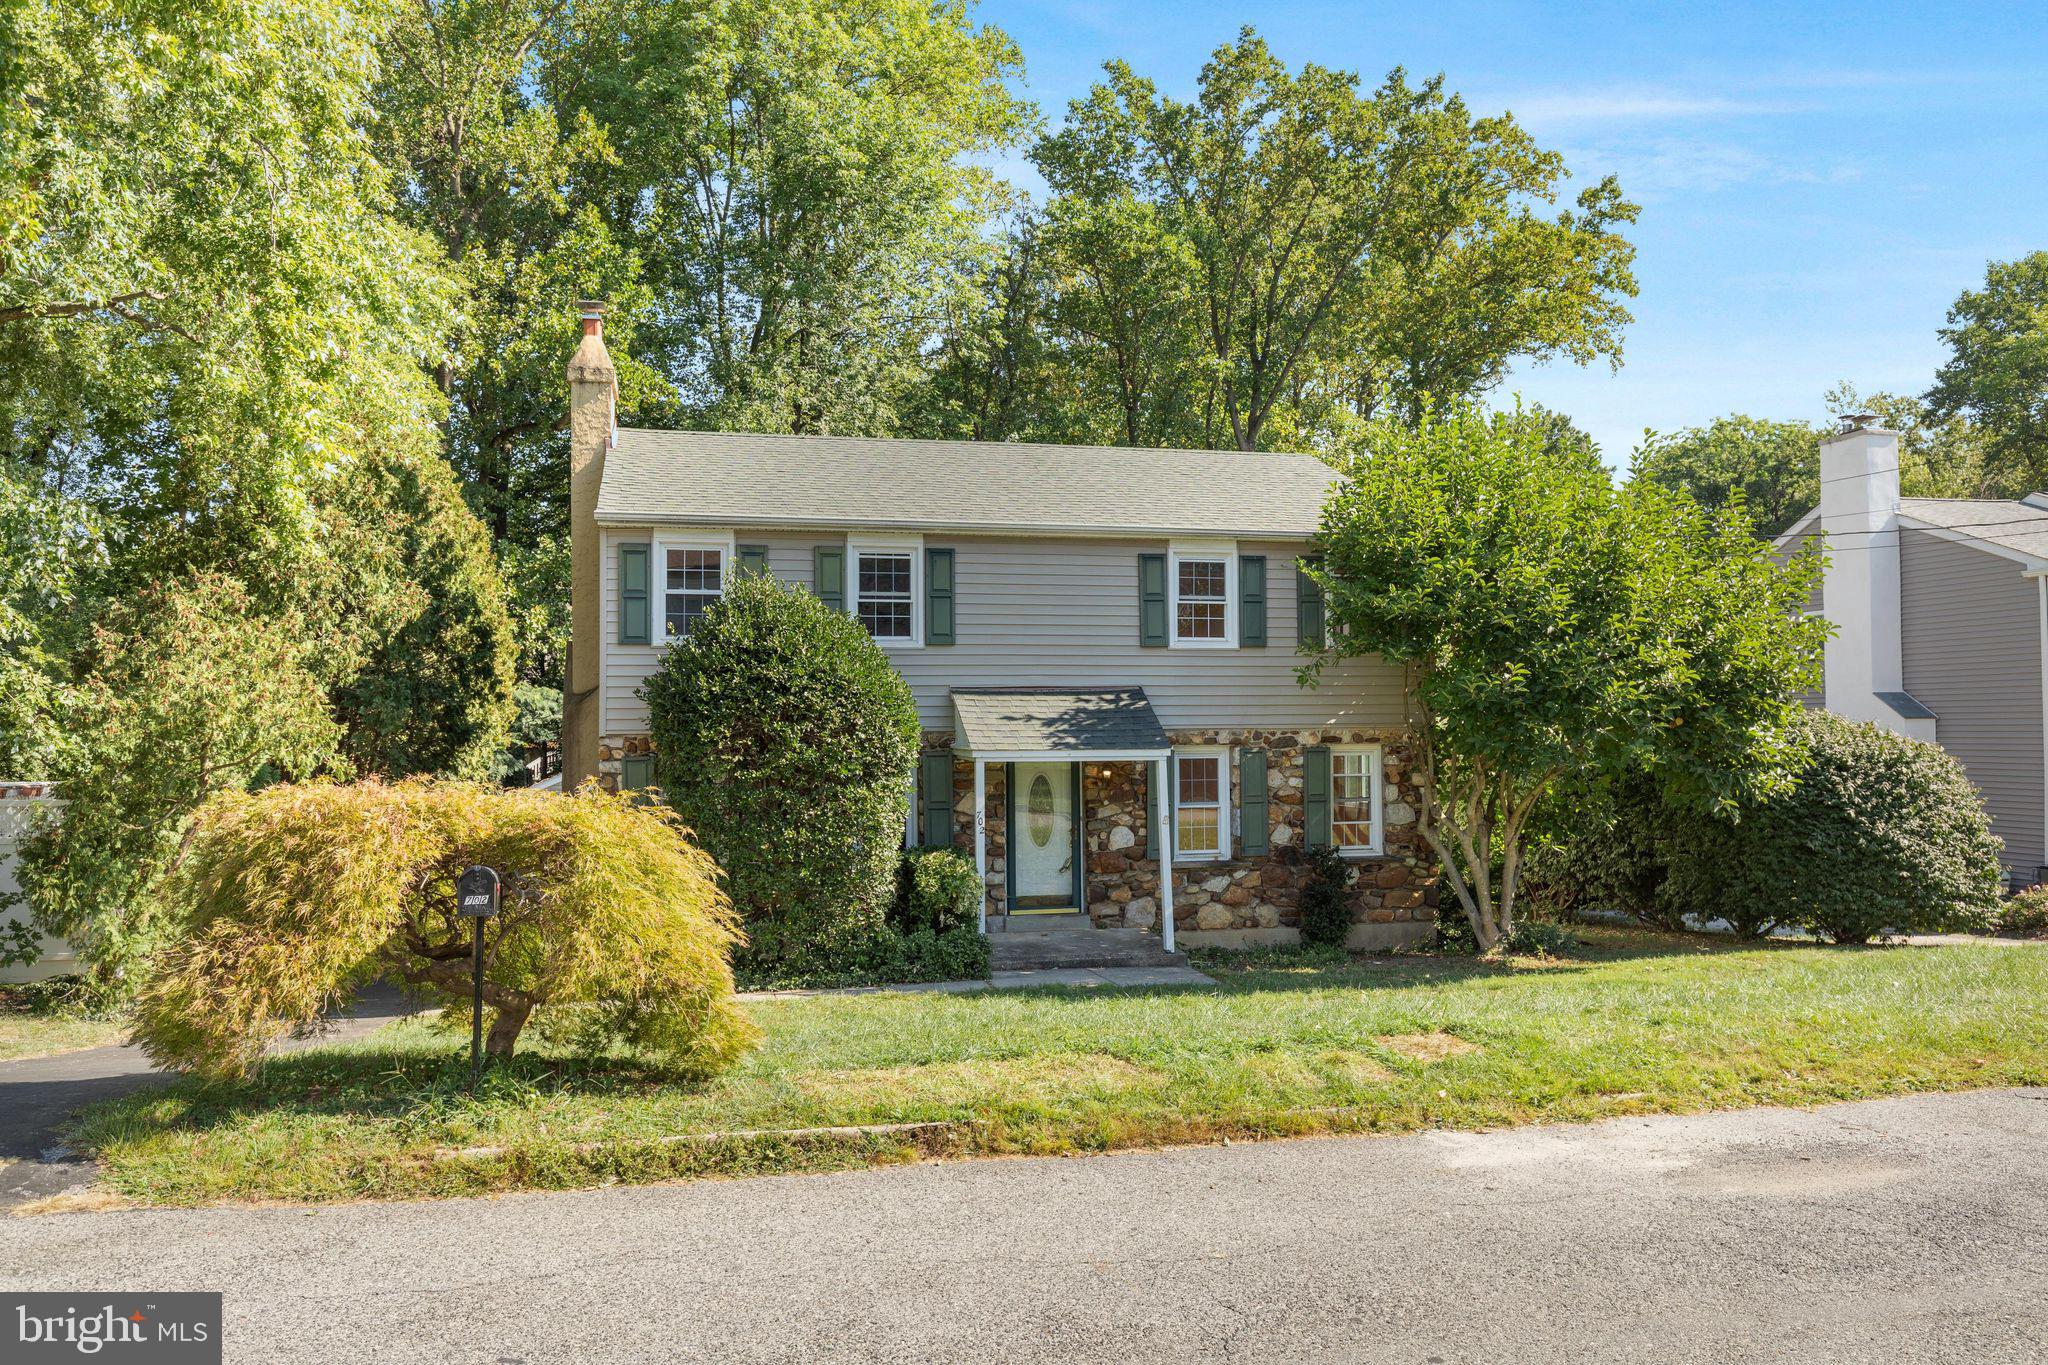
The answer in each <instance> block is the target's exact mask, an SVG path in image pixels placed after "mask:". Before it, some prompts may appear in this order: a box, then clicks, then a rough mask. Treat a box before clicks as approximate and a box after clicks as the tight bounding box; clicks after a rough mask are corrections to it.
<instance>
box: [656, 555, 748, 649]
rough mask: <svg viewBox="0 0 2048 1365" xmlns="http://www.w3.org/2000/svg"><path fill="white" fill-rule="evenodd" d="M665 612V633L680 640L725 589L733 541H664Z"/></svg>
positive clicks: (663, 630) (662, 612) (663, 588)
mask: <svg viewBox="0 0 2048 1365" xmlns="http://www.w3.org/2000/svg"><path fill="white" fill-rule="evenodd" d="M660 555H661V560H660V562H661V573H662V590H661V593H662V595H661V614H662V620H663V623H664V624H663V628H662V633H663V635H664V636H665V637H666V638H668V639H670V640H680V639H682V638H683V637H684V636H685V635H688V634H689V633H690V627H692V626H694V625H695V624H696V623H697V618H698V617H700V616H702V615H703V614H704V613H705V612H707V611H709V610H710V609H711V604H712V603H713V602H716V601H717V600H718V598H719V595H720V594H721V593H723V592H724V591H725V584H726V581H727V579H728V578H729V577H730V576H731V571H732V545H731V544H730V543H727V542H720V541H708V540H706V541H696V540H692V541H662V542H660Z"/></svg>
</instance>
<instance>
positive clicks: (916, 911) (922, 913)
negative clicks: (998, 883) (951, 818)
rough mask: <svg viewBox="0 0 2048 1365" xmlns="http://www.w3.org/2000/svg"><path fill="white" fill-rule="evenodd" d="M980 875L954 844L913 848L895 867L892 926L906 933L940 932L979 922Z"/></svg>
mask: <svg viewBox="0 0 2048 1365" xmlns="http://www.w3.org/2000/svg"><path fill="white" fill-rule="evenodd" d="M980 892H981V877H980V876H979V875H978V874H977V873H976V872H975V870H974V864H973V863H972V862H971V861H969V860H968V858H967V856H966V855H965V854H962V853H961V852H959V851H958V850H957V849H953V848H914V849H911V850H910V851H909V852H907V853H905V854H904V855H903V859H902V861H901V862H900V863H898V864H897V869H896V910H895V913H894V914H893V915H892V916H891V921H892V922H893V923H894V924H895V926H896V927H897V928H898V929H899V930H901V931H902V932H904V933H906V934H910V933H916V932H917V931H918V930H920V929H922V930H926V931H928V932H930V933H934V934H943V933H945V932H946V931H947V930H948V929H957V928H959V927H960V926H962V925H966V926H968V927H970V928H974V927H976V926H977V925H978V924H979V921H980V918H981V917H980V915H979V914H978V913H977V912H978V911H979V909H980V905H979V902H980V899H981V896H980Z"/></svg>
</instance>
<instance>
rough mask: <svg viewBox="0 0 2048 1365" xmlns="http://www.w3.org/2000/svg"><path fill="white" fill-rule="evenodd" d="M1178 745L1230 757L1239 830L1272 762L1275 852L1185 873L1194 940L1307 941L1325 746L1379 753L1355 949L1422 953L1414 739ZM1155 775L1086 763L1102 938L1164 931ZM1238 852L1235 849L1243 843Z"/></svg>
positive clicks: (1188, 737) (967, 820) (1432, 877)
mask: <svg viewBox="0 0 2048 1365" xmlns="http://www.w3.org/2000/svg"><path fill="white" fill-rule="evenodd" d="M1168 738H1169V739H1170V740H1171V741H1172V742H1173V744H1174V745H1175V747H1182V746H1195V745H1208V746H1229V747H1230V748H1231V749H1232V750H1233V754H1232V761H1231V762H1230V763H1229V764H1228V767H1229V769H1230V787H1231V790H1230V802H1229V806H1230V810H1231V812H1232V826H1233V829H1235V827H1236V812H1237V799H1238V790H1237V789H1238V770H1237V762H1236V755H1235V751H1236V750H1238V749H1243V748H1259V749H1264V750H1265V751H1266V755H1267V759H1266V762H1267V784H1268V793H1267V795H1268V804H1267V812H1268V814H1267V820H1268V825H1269V834H1268V837H1269V840H1270V847H1271V850H1272V851H1271V852H1270V853H1269V854H1267V855H1266V856H1264V857H1257V858H1246V857H1230V858H1224V859H1217V860H1211V861H1205V862H1198V863H1182V864H1180V865H1178V866H1176V867H1175V868H1174V872H1173V910H1174V928H1175V930H1176V932H1177V933H1179V934H1180V935H1182V936H1187V935H1193V937H1192V938H1191V939H1189V941H1190V942H1194V943H1200V942H1204V941H1208V942H1215V943H1258V942H1286V941H1290V940H1292V939H1294V938H1295V937H1296V935H1297V934H1298V932H1299V929H1298V926H1299V923H1300V920H1299V916H1298V915H1297V913H1296V905H1297V902H1298V899H1299V897H1300V894H1301V880H1302V866H1301V849H1302V828H1303V810H1302V764H1303V759H1302V753H1303V750H1305V749H1306V748H1308V747H1309V746H1311V745H1315V744H1332V745H1343V744H1369V743H1377V744H1379V745H1380V746H1381V754H1382V758H1381V780H1382V781H1383V782H1384V783H1385V784H1386V791H1385V793H1384V798H1383V801H1382V806H1381V810H1382V814H1383V816H1384V818H1385V821H1386V826H1387V827H1386V831H1385V834H1384V837H1383V839H1382V844H1383V846H1384V848H1385V850H1386V851H1385V852H1384V853H1380V854H1374V855H1371V856H1369V857H1361V858H1356V859H1354V860H1353V861H1352V867H1353V874H1352V885H1351V920H1352V935H1351V941H1352V944H1353V946H1354V947H1361V948H1386V947H1395V946H1400V945H1405V944H1412V943H1420V942H1423V941H1425V940H1427V939H1428V938H1429V936H1430V935H1431V934H1433V933H1434V931H1435V924H1436V903H1437V875H1436V865H1435V859H1434V857H1433V856H1432V855H1431V854H1430V852H1429V849H1428V846H1427V845H1426V844H1424V843H1423V841H1422V837H1421V834H1420V833H1419V831H1418V826H1417V823H1416V811H1417V810H1418V809H1419V808H1420V806H1421V794H1420V792H1419V791H1418V790H1417V788H1416V786H1415V782H1414V778H1413V774H1412V773H1411V771H1410V767H1409V753H1410V744H1409V737H1408V734H1407V732H1406V731H1405V730H1402V729H1395V728H1389V729H1377V730H1374V729H1366V730H1360V729H1348V730H1175V731H1169V732H1168ZM952 741H953V737H952V735H951V734H949V733H947V732H944V731H928V732H926V734H925V737H924V742H925V747H926V748H927V749H944V748H950V747H951V746H952ZM653 748H654V746H653V742H652V741H651V740H650V739H648V738H647V737H646V736H645V735H607V736H604V737H603V738H602V739H601V740H600V742H599V749H598V780H599V782H600V783H601V784H602V785H603V786H604V787H605V789H606V790H608V791H614V790H617V788H618V784H619V774H620V770H621V767H622V761H623V760H624V759H625V758H627V757H629V756H638V755H641V754H647V753H652V752H653ZM1151 766H1152V765H1151V764H1149V763H1088V764H1085V765H1084V766H1083V768H1082V773H1081V818H1082V821H1083V826H1082V852H1083V855H1084V857H1085V858H1086V860H1087V880H1086V883H1085V884H1086V887H1087V893H1088V914H1089V917H1090V918H1091V919H1093V920H1094V922H1095V923H1096V924H1097V925H1098V926H1101V927H1104V928H1130V929H1154V928H1156V927H1157V926H1158V923H1159V864H1158V862H1157V861H1156V860H1155V859H1152V858H1148V857H1146V856H1145V843H1146V838H1147V834H1148V830H1147V825H1148V823H1149V821H1148V818H1147V811H1146V802H1145V793H1146V787H1147V780H1148V778H1149V773H1150V768H1151ZM986 801H987V811H988V889H989V913H990V914H992V915H1000V914H1002V913H1003V911H1004V897H1005V877H1004V871H1005V862H1004V859H1005V856H1006V852H1007V850H1006V848H1005V838H1006V836H1007V833H1008V831H1007V829H1006V828H1005V822H1004V820H1003V802H1004V785H1003V765H1002V764H1000V763H991V764H990V765H989V767H988V775H987V793H986ZM973 833H974V765H973V763H971V762H969V761H968V760H966V759H958V760H956V761H955V762H954V765H953V846H954V847H955V848H958V849H960V850H961V851H962V852H963V853H966V854H967V855H968V856H969V857H972V856H973V850H974V841H973ZM1232 844H1233V850H1232V851H1233V852H1234V851H1235V848H1236V844H1237V840H1236V839H1235V838H1234V839H1233V841H1232Z"/></svg>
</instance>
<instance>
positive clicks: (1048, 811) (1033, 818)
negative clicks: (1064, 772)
mask: <svg viewBox="0 0 2048 1365" xmlns="http://www.w3.org/2000/svg"><path fill="white" fill-rule="evenodd" d="M1024 810H1025V814H1026V816H1027V817H1028V825H1029V828H1030V831H1031V842H1032V843H1033V844H1035V845H1036V846H1037V847H1039V848H1044V847H1045V846H1046V845H1047V844H1049V843H1051V842H1052V782H1051V781H1050V780H1049V779H1048V778H1047V777H1046V775H1045V774H1044V773H1040V774H1038V776H1036V777H1034V778H1032V779H1031V791H1030V793H1029V795H1027V796H1026V797H1025V798H1024Z"/></svg>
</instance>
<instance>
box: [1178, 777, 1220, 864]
mask: <svg viewBox="0 0 2048 1365" xmlns="http://www.w3.org/2000/svg"><path fill="white" fill-rule="evenodd" d="M1173 767H1174V805H1175V808H1176V813H1175V817H1174V834H1173V838H1174V852H1175V853H1176V854H1178V855H1180V856H1182V857H1215V856H1217V855H1218V854H1220V853H1222V851H1223V760H1222V759H1221V758H1220V757H1217V756H1215V755H1202V756H1191V757H1187V758H1177V759H1175V760H1174V764H1173Z"/></svg>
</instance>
